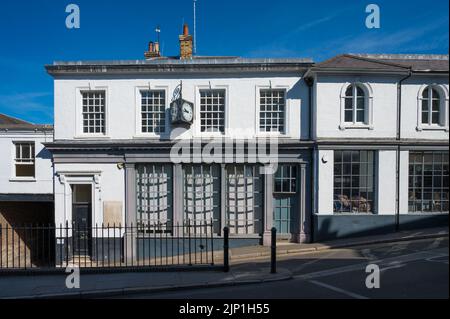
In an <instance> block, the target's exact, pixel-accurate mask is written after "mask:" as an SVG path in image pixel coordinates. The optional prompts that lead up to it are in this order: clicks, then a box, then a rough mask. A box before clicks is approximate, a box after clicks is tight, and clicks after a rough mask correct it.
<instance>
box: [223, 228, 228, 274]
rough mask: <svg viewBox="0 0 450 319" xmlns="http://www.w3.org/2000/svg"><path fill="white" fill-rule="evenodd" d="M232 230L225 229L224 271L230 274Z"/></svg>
mask: <svg viewBox="0 0 450 319" xmlns="http://www.w3.org/2000/svg"><path fill="white" fill-rule="evenodd" d="M229 250H230V229H229V228H228V227H225V228H224V229H223V271H224V272H230V251H229Z"/></svg>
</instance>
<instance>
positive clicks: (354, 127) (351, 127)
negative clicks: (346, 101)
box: [339, 124, 374, 131]
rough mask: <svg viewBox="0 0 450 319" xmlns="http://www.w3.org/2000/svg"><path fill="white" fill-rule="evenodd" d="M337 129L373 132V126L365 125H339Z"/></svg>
mask: <svg viewBox="0 0 450 319" xmlns="http://www.w3.org/2000/svg"><path fill="white" fill-rule="evenodd" d="M339 129H340V130H341V131H345V130H369V131H373V130H374V127H373V125H365V124H341V125H339Z"/></svg>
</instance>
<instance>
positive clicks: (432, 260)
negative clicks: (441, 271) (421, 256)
mask: <svg viewBox="0 0 450 319" xmlns="http://www.w3.org/2000/svg"><path fill="white" fill-rule="evenodd" d="M439 258H446V257H445V256H435V257H431V258H428V259H426V261H428V262H432V263H438V264H445V265H448V264H449V263H448V258H447V260H436V259H439Z"/></svg>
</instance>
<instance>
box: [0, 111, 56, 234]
mask: <svg viewBox="0 0 450 319" xmlns="http://www.w3.org/2000/svg"><path fill="white" fill-rule="evenodd" d="M52 141H53V127H51V126H48V125H34V124H31V123H28V122H25V121H22V120H19V119H15V118H12V117H9V116H6V115H4V114H0V150H1V165H0V224H3V225H5V224H8V225H20V224H25V223H52V222H53V219H54V215H53V167H52V160H51V154H50V152H49V151H48V150H47V149H45V147H44V143H48V142H52Z"/></svg>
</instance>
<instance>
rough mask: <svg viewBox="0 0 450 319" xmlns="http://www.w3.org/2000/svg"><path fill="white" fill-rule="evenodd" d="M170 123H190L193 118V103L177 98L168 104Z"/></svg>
mask: <svg viewBox="0 0 450 319" xmlns="http://www.w3.org/2000/svg"><path fill="white" fill-rule="evenodd" d="M170 113H171V115H172V124H192V123H193V120H194V104H193V103H191V102H188V101H186V100H183V99H182V98H179V99H177V100H175V101H173V102H172V104H171V105H170Z"/></svg>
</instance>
